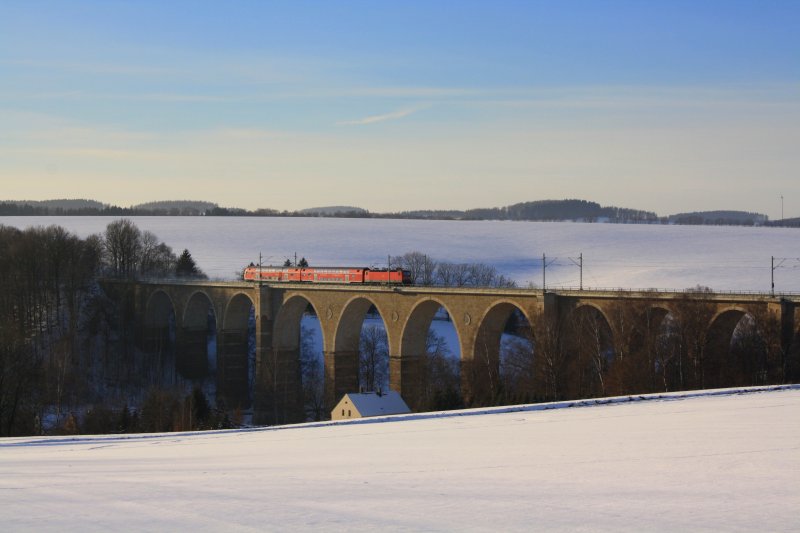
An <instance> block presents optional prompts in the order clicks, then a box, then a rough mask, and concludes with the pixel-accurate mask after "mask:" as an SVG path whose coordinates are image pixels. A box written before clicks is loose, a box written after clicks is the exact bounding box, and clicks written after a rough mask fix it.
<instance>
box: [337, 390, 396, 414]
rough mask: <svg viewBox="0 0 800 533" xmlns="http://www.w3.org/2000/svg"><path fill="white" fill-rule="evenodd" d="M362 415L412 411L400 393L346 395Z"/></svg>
mask: <svg viewBox="0 0 800 533" xmlns="http://www.w3.org/2000/svg"><path fill="white" fill-rule="evenodd" d="M345 398H347V399H349V400H350V403H352V404H353V407H355V408H356V410H358V412H359V414H360V415H361V416H381V415H398V414H402V413H410V412H411V409H409V408H408V406H407V405H406V402H404V401H403V398H402V397H401V396H400V394H399V393H397V392H395V391H388V392H384V393H382V394H380V395H379V394H378V393H376V392H362V393H351V394H347V395H345Z"/></svg>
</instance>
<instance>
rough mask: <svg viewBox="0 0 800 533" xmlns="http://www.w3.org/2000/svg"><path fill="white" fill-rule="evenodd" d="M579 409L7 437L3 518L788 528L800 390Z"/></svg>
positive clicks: (261, 524) (93, 526)
mask: <svg viewBox="0 0 800 533" xmlns="http://www.w3.org/2000/svg"><path fill="white" fill-rule="evenodd" d="M704 394H705V393H704ZM585 403H586V404H590V405H592V406H586V407H572V408H560V409H548V410H541V409H542V408H543V406H532V407H531V408H524V407H517V408H499V409H496V410H491V409H489V410H482V411H476V412H472V413H464V412H462V413H461V416H459V415H458V414H456V413H453V412H451V413H448V414H438V415H437V414H433V415H409V416H406V417H399V418H394V417H388V418H386V419H381V420H375V421H372V422H369V423H365V422H366V421H356V423H338V424H334V423H320V424H310V425H304V426H295V427H286V428H277V429H276V428H272V429H254V430H239V431H228V432H209V433H194V434H165V435H146V436H101V437H91V436H87V437H77V438H56V437H47V438H45V437H42V438H17V439H0V524H2V529H3V530H4V531H19V530H30V531H74V530H81V531H120V530H122V531H130V530H151V531H164V530H186V531H201V530H215V531H245V530H252V531H264V530H268V531H274V530H285V531H296V530H308V529H324V530H357V531H374V530H378V529H381V530H385V531H396V530H428V531H431V530H445V531H458V530H470V531H475V530H483V531H507V530H516V531H530V530H570V531H577V530H584V531H653V530H658V531H698V530H700V531H702V530H705V531H723V530H724V531H737V530H738V531H792V530H793V531H797V529H798V524H800V522H798V516H797V509H798V504H800V389H798V388H788V389H782V390H771V391H766V392H765V391H762V392H752V393H747V394H736V393H732V392H729V393H725V394H719V393H717V394H716V395H703V396H695V397H692V396H687V395H686V394H683V395H675V397H672V398H669V399H667V398H662V399H651V400H650V401H633V402H625V403H611V404H604V405H595V401H594V400H592V401H588V402H585ZM566 405H568V404H566ZM548 407H554V406H548ZM560 407H564V405H561V406H560ZM465 414H471V415H472V416H464V415H465Z"/></svg>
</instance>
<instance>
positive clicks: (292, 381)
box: [259, 350, 305, 425]
mask: <svg viewBox="0 0 800 533" xmlns="http://www.w3.org/2000/svg"><path fill="white" fill-rule="evenodd" d="M259 391H260V397H259V410H260V413H259V418H260V419H263V420H260V422H263V423H265V424H269V425H275V424H289V423H296V422H303V421H305V413H304V411H303V389H302V387H301V378H300V359H299V357H298V353H297V350H272V353H271V354H270V355H269V356H266V358H265V360H263V362H262V373H261V376H260V382H259Z"/></svg>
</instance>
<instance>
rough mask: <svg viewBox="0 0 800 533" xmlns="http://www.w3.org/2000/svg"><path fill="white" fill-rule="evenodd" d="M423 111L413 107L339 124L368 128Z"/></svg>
mask: <svg viewBox="0 0 800 533" xmlns="http://www.w3.org/2000/svg"><path fill="white" fill-rule="evenodd" d="M421 109H423V108H422V107H411V108H407V109H400V110H398V111H392V112H391V113H384V114H382V115H371V116H368V117H364V118H360V119H356V120H345V121H342V122H337V124H339V125H341V126H366V125H368V124H376V123H378V122H386V121H387V120H397V119H400V118H404V117H407V116H409V115H411V114H414V113H416V112H417V111H420V110H421Z"/></svg>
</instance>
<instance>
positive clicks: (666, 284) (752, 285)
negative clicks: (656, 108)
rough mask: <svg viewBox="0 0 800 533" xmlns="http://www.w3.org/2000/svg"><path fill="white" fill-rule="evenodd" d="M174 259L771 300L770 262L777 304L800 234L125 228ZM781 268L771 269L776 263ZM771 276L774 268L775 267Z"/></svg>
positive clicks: (396, 225) (571, 226)
mask: <svg viewBox="0 0 800 533" xmlns="http://www.w3.org/2000/svg"><path fill="white" fill-rule="evenodd" d="M111 220H113V218H111V217H0V224H5V225H10V226H16V227H21V228H24V227H27V226H31V225H49V224H59V225H62V226H64V227H66V228H67V229H69V230H71V231H73V232H75V233H77V234H78V235H80V236H82V237H85V236H87V235H89V234H91V233H99V232H102V231H103V230H104V229H105V227H106V225H107V224H108V223H109V222H110V221H111ZM133 220H134V221H135V222H136V224H137V225H138V226H139V227H140V228H142V229H146V230H150V231H152V232H154V233H155V234H156V235H157V236H158V237H159V238H160V239H161V240H163V241H165V242H166V243H167V244H169V245H170V246H172V247H173V249H175V250H176V251H177V252H180V251H181V250H182V249H183V248H188V249H189V250H190V251H191V252H192V255H193V256H194V258H195V259H196V260H197V262H198V263H199V265H200V266H201V268H203V269H204V270H205V271H206V273H208V274H209V275H210V276H212V277H219V278H225V279H232V278H234V277H235V276H236V274H237V272H239V271H241V269H242V267H244V265H246V264H248V263H250V262H251V261H253V262H258V255H259V252H261V253H262V254H263V257H264V264H269V263H275V264H281V263H283V261H284V260H285V259H286V258H288V257H293V254H294V252H297V254H298V258H299V257H306V258H307V259H308V260H309V262H310V263H311V265H312V266H313V265H318V266H337V265H355V266H370V265H376V266H382V265H385V264H386V257H387V255H388V254H391V255H402V254H403V253H406V252H410V251H420V252H424V253H427V254H429V255H431V256H432V257H434V258H435V259H439V260H449V261H453V262H483V263H488V264H491V265H494V266H495V267H497V269H498V270H499V271H500V273H501V274H504V275H505V276H507V277H511V278H513V279H515V280H516V281H517V282H518V283H519V284H520V285H522V286H525V285H527V284H528V283H529V282H532V283H534V284H536V285H537V286H539V287H540V286H541V284H542V254H543V253H544V254H546V255H547V258H548V263H550V264H549V266H548V268H547V286H548V287H553V288H555V287H567V286H569V287H577V286H578V283H579V269H578V267H577V266H576V265H575V264H574V263H573V262H572V261H571V260H570V258H573V259H575V260H577V258H578V255H579V254H581V253H582V254H583V261H584V271H583V282H584V286H586V287H595V288H613V287H622V288H664V289H685V288H688V287H694V286H696V285H703V286H708V287H711V288H713V289H715V290H734V291H764V292H766V291H769V290H770V270H771V263H770V257H772V256H775V257H779V258H784V257H786V258H790V259H788V260H786V261H784V262H783V263H782V264H781V265H780V268H777V269H776V270H775V289H776V291H778V292H800V261H798V259H797V258H798V257H800V230H797V229H791V228H749V227H730V226H660V225H622V224H577V223H569V222H557V223H556V222H553V223H546V222H497V221H494V222H493V221H474V222H460V221H424V220H380V219H336V218H246V217H244V218H237V217H190V218H181V217H133ZM778 263H780V261H778ZM776 264H777V263H776Z"/></svg>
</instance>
